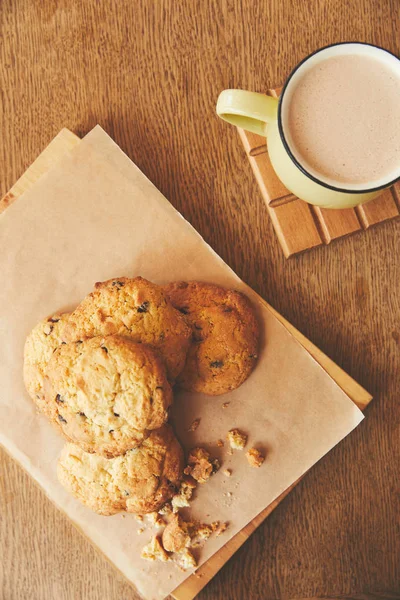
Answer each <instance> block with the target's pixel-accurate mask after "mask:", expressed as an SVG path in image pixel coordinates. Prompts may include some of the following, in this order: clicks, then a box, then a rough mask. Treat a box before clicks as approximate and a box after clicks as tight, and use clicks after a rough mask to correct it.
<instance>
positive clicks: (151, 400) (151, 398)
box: [149, 396, 153, 406]
mask: <svg viewBox="0 0 400 600" xmlns="http://www.w3.org/2000/svg"><path fill="white" fill-rule="evenodd" d="M149 402H150V406H152V404H153V396H150V398H149Z"/></svg>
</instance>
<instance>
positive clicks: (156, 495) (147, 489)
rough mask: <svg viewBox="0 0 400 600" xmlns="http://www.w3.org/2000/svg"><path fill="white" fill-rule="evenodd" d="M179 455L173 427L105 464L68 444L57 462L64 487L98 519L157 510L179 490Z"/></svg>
mask: <svg viewBox="0 0 400 600" xmlns="http://www.w3.org/2000/svg"><path fill="white" fill-rule="evenodd" d="M182 470H183V451H182V448H181V446H180V444H179V442H178V440H177V439H176V437H175V435H174V432H173V431H172V429H171V427H169V426H168V425H164V427H162V428H161V429H157V430H156V431H153V432H152V433H151V434H150V435H149V437H148V438H147V439H146V440H145V441H144V442H143V444H142V445H141V446H140V447H139V448H134V449H133V450H129V451H128V452H127V453H126V454H124V455H123V456H118V457H116V458H112V459H107V458H103V457H102V456H98V455H96V454H88V453H87V452H84V451H83V450H82V448H80V447H79V446H77V445H75V444H67V445H66V446H65V447H64V449H63V452H62V454H61V457H60V459H59V462H58V467H57V474H58V478H59V480H60V482H61V483H62V485H63V486H64V487H65V488H66V489H67V490H68V491H69V492H71V494H72V495H73V496H75V498H77V499H78V500H80V501H81V502H83V504H85V505H86V506H88V507H89V508H91V509H92V510H94V511H95V512H97V513H99V514H100V515H113V514H115V513H118V512H120V511H127V512H131V513H136V514H145V513H149V512H153V511H156V510H159V509H160V508H161V506H162V505H163V504H165V502H167V501H168V500H170V499H171V498H172V496H173V495H174V494H175V493H176V491H177V489H178V488H179V484H180V481H181V478H182Z"/></svg>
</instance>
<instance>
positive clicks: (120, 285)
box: [112, 280, 125, 288]
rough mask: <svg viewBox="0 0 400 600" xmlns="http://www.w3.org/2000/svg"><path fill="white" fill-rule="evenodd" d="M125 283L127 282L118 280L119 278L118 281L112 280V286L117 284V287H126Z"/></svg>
mask: <svg viewBox="0 0 400 600" xmlns="http://www.w3.org/2000/svg"><path fill="white" fill-rule="evenodd" d="M124 285H125V284H124V282H123V281H118V280H116V281H113V282H112V286H113V287H115V286H117V287H120V288H122V287H124Z"/></svg>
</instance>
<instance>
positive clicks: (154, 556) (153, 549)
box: [140, 535, 169, 562]
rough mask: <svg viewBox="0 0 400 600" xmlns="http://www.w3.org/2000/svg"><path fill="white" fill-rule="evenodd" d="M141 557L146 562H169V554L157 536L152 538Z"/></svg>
mask: <svg viewBox="0 0 400 600" xmlns="http://www.w3.org/2000/svg"><path fill="white" fill-rule="evenodd" d="M140 556H141V557H142V558H144V559H145V560H161V562H167V561H168V560H169V556H168V554H167V553H166V552H165V550H164V548H163V547H162V544H161V542H160V538H159V537H157V536H156V535H155V536H154V537H152V538H151V540H150V542H149V543H148V544H147V545H146V546H145V547H144V548H143V549H142V552H141V555H140Z"/></svg>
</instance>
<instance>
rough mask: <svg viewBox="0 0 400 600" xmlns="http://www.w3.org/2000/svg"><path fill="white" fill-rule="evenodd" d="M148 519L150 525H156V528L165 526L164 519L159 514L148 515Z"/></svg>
mask: <svg viewBox="0 0 400 600" xmlns="http://www.w3.org/2000/svg"><path fill="white" fill-rule="evenodd" d="M146 517H147V519H148V521H149V523H151V524H152V525H154V527H161V526H162V525H165V522H164V519H162V518H161V517H160V515H159V514H158V513H157V512H151V513H148V514H147V515H146Z"/></svg>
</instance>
